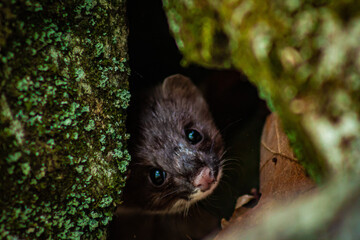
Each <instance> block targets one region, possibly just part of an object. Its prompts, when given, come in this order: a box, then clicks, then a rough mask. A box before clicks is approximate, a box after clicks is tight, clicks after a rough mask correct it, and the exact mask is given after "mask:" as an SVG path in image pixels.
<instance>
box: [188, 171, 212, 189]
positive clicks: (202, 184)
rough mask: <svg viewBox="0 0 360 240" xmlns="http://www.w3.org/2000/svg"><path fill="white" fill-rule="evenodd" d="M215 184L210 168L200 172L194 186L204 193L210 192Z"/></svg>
mask: <svg viewBox="0 0 360 240" xmlns="http://www.w3.org/2000/svg"><path fill="white" fill-rule="evenodd" d="M214 182H215V178H214V176H213V174H212V173H211V170H210V168H208V167H204V168H202V169H201V170H200V172H199V173H198V175H196V177H195V179H194V181H193V185H194V187H196V188H199V189H200V190H201V191H202V192H205V191H206V190H209V189H210V187H211V185H212V184H213V183H214Z"/></svg>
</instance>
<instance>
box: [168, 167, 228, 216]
mask: <svg viewBox="0 0 360 240" xmlns="http://www.w3.org/2000/svg"><path fill="white" fill-rule="evenodd" d="M221 176H222V169H220V171H219V174H218V176H217V178H216V181H215V182H214V184H212V185H211V187H210V189H209V190H207V191H205V192H202V191H201V190H200V189H199V188H195V191H194V193H192V194H191V195H190V197H189V199H190V200H188V201H187V200H184V199H180V200H178V201H177V202H175V203H174V205H173V206H172V208H171V209H169V210H168V213H177V212H182V211H184V210H186V209H188V208H189V207H190V206H191V205H192V204H193V203H195V202H197V201H199V200H201V199H204V198H206V197H207V196H209V195H210V194H211V193H212V192H213V191H214V190H215V188H216V187H217V185H218V184H219V181H220V179H221Z"/></svg>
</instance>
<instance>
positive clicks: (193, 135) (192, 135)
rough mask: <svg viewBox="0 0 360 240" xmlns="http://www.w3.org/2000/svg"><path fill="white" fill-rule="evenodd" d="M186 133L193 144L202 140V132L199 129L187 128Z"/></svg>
mask: <svg viewBox="0 0 360 240" xmlns="http://www.w3.org/2000/svg"><path fill="white" fill-rule="evenodd" d="M185 135H186V138H187V140H188V141H189V142H190V143H191V144H194V145H195V144H197V143H198V142H200V141H201V140H202V136H201V134H200V133H199V132H198V131H196V130H194V129H186V130H185Z"/></svg>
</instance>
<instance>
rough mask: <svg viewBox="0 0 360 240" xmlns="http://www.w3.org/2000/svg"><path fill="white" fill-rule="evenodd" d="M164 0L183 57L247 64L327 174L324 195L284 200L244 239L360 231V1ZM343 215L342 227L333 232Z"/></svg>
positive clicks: (298, 147)
mask: <svg viewBox="0 0 360 240" xmlns="http://www.w3.org/2000/svg"><path fill="white" fill-rule="evenodd" d="M163 5H164V8H165V10H166V13H167V16H168V20H169V26H170V29H171V31H172V33H173V35H174V37H175V39H176V42H177V45H178V47H179V49H180V50H181V51H182V53H183V54H184V63H189V62H190V63H197V64H200V65H203V66H211V67H216V68H230V67H232V68H236V69H238V70H240V71H243V72H244V73H245V74H246V75H247V76H248V77H249V79H250V81H251V82H252V83H253V84H255V85H256V86H257V88H258V90H259V92H260V96H261V97H262V98H264V99H265V100H266V101H267V103H268V106H269V107H270V109H271V110H272V111H275V112H277V114H278V115H279V116H280V118H281V120H282V123H283V125H284V127H285V130H286V131H287V135H288V137H289V139H290V141H291V143H292V146H293V147H294V150H295V153H296V155H297V157H298V158H299V159H300V161H301V162H302V164H303V165H304V166H305V167H306V169H307V172H308V173H309V174H310V175H311V176H312V177H313V178H314V179H316V180H317V182H319V183H325V186H324V189H322V190H321V191H320V193H319V194H318V195H316V196H314V197H313V198H309V199H306V200H304V201H302V202H299V204H297V205H296V207H293V208H291V209H286V210H285V211H282V210H279V211H278V212H276V213H274V214H273V215H272V216H271V217H269V219H268V220H269V221H265V222H264V223H263V225H260V226H259V227H258V228H257V229H254V230H253V231H250V232H249V233H248V235H245V234H241V237H242V239H260V238H261V237H263V236H267V238H268V239H285V238H289V239H309V238H315V239H316V236H319V235H320V236H324V233H326V234H328V235H325V236H327V237H329V238H331V237H332V238H335V239H337V238H338V239H342V236H347V235H346V232H350V235H348V236H359V235H360V233H359V232H358V230H356V224H354V223H356V222H357V224H359V222H360V210H359V209H360V206H359V202H360V177H359V176H360V97H359V96H360V94H359V93H360V51H359V50H360V43H359V39H360V18H359V16H360V4H359V2H358V1H351V0H350V1H311V0H310V1H305V0H288V1H282V0H271V1H270V0H266V1H263V0H221V1H220V0H180V1H172V0H163ZM337 194H338V195H337ZM324 213H326V214H324ZM294 216H296V217H294ZM309 219H310V220H311V221H310V220H309ZM336 219H338V221H339V222H338V225H337V226H338V227H339V228H338V229H336V230H333V231H332V232H331V233H327V232H326V229H330V228H331V227H332V226H334V225H332V224H334V223H335V220H336ZM289 221H290V222H289ZM349 222H350V223H351V224H350V225H349V224H347V223H349ZM344 226H346V227H344ZM344 229H345V230H344ZM261 234H263V235H261ZM264 234H266V235H264ZM344 234H345V235H344ZM234 236H235V238H236V239H237V237H239V235H236V234H235V235H233V237H234ZM247 237H248V238H247Z"/></svg>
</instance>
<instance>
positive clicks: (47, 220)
mask: <svg viewBox="0 0 360 240" xmlns="http://www.w3.org/2000/svg"><path fill="white" fill-rule="evenodd" d="M124 4H125V3H124V1H119V2H111V3H105V2H100V1H86V2H85V3H84V4H78V3H74V2H72V1H62V2H53V1H50V2H49V3H43V2H42V3H41V4H39V3H38V2H36V1H8V0H5V1H2V2H1V3H0V14H1V16H4V19H3V20H4V21H1V22H0V48H1V49H2V51H1V53H0V59H1V62H2V65H1V66H0V90H1V96H0V142H1V143H2V146H4V147H3V148H2V156H4V159H5V160H6V161H1V162H0V175H1V183H0V190H1V192H9V189H11V192H9V194H5V195H4V194H3V195H1V196H0V207H1V209H6V210H2V215H1V220H0V228H1V234H0V236H1V238H4V239H6V238H12V239H14V238H21V239H22V238H24V239H39V238H40V239H51V238H57V239H79V238H83V239H101V238H105V235H104V234H105V231H104V230H103V229H104V228H106V225H107V224H108V222H109V220H110V219H111V216H112V212H113V210H114V202H118V201H119V199H120V192H121V189H122V187H123V186H124V182H125V175H124V174H123V173H121V171H120V170H119V169H118V166H119V164H122V165H127V163H125V162H128V161H129V160H130V157H127V155H126V154H127V152H126V139H127V138H126V137H125V125H124V122H125V121H124V120H125V116H126V112H125V108H126V107H127V106H128V101H129V92H128V83H127V77H128V74H129V68H128V66H127V63H126V58H127V49H126V48H124V47H123V46H126V44H125V43H123V44H117V45H116V44H113V42H114V39H115V40H116V42H121V41H123V39H126V35H122V34H124V33H126V32H127V29H126V25H125V22H124V16H125V12H124V10H125V7H124V6H125V5H124ZM84 15H86V18H85V17H84ZM85 19H86V20H85ZM110 19H111V21H115V22H117V26H116V27H114V26H112V25H111V24H109V22H110ZM119 26H120V28H121V29H122V31H118V29H119ZM120 32H121V33H120ZM117 59H120V60H117ZM103 70H104V71H103ZM99 79H100V81H101V88H99V87H98V86H99ZM5 86H6V87H5ZM119 90H120V91H121V92H122V94H109V93H113V92H118V91H119ZM119 93H120V92H119ZM114 103H116V106H117V107H114ZM105 126H106V127H105ZM108 126H112V127H111V130H110V131H107V130H108V129H110V127H108ZM115 126H116V127H115ZM104 128H105V129H104ZM84 129H86V130H85V131H84ZM115 136H122V137H121V138H116V137H115ZM107 139H112V140H113V141H106V140H107ZM100 140H101V141H100ZM103 147H105V149H104V148H103ZM115 150H116V154H115V155H113V154H108V153H109V152H114V151H115ZM109 155H110V156H113V157H112V158H111V159H109V157H108V156H109ZM93 169H96V170H95V171H93ZM98 169H100V170H98ZM103 196H107V197H106V198H105V200H104V199H103ZM94 218H96V220H95V219H94Z"/></svg>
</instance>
